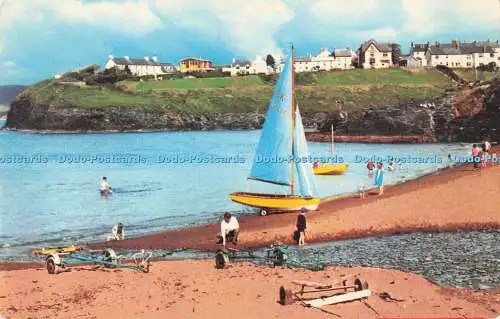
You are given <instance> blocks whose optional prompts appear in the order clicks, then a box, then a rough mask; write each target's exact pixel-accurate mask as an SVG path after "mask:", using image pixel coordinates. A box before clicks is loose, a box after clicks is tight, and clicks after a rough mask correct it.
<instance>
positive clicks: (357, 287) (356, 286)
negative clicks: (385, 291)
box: [354, 278, 363, 291]
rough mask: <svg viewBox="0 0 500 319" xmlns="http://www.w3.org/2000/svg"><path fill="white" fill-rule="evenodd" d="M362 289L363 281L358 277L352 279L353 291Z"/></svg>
mask: <svg viewBox="0 0 500 319" xmlns="http://www.w3.org/2000/svg"><path fill="white" fill-rule="evenodd" d="M361 290H363V283H362V282H361V280H359V278H356V279H355V280H354V291H361Z"/></svg>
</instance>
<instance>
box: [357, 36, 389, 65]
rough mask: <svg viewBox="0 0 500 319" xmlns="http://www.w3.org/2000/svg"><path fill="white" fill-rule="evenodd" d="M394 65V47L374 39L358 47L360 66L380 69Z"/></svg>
mask: <svg viewBox="0 0 500 319" xmlns="http://www.w3.org/2000/svg"><path fill="white" fill-rule="evenodd" d="M391 66H392V47H391V45H390V44H389V43H379V42H377V41H375V40H373V39H370V40H368V41H366V42H364V43H363V44H362V45H361V46H360V47H359V49H358V67H360V68H364V69H380V68H389V67H391Z"/></svg>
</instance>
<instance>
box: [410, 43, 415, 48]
mask: <svg viewBox="0 0 500 319" xmlns="http://www.w3.org/2000/svg"><path fill="white" fill-rule="evenodd" d="M410 45H411V48H412V49H413V48H414V47H415V44H414V43H413V41H412V42H411V44H410Z"/></svg>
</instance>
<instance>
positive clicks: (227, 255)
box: [215, 242, 324, 271]
mask: <svg viewBox="0 0 500 319" xmlns="http://www.w3.org/2000/svg"><path fill="white" fill-rule="evenodd" d="M287 249H288V246H284V245H282V244H281V243H279V242H277V243H275V244H273V245H271V246H269V247H268V248H267V249H266V251H265V252H264V253H262V252H253V251H247V252H245V251H240V250H238V249H234V248H225V247H224V248H220V249H218V250H217V251H216V252H215V267H216V268H217V269H224V268H226V266H227V265H229V263H230V262H231V261H238V260H240V261H251V260H259V261H263V262H265V263H267V264H271V265H272V266H273V267H293V268H306V269H309V270H312V271H320V270H324V265H323V264H322V263H321V262H320V259H319V252H318V251H315V252H314V255H315V256H316V258H315V261H314V263H313V264H312V265H306V264H304V263H300V262H297V261H295V260H291V259H290V258H288V254H287Z"/></svg>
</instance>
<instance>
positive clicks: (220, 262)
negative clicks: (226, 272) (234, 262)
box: [215, 250, 229, 269]
mask: <svg viewBox="0 0 500 319" xmlns="http://www.w3.org/2000/svg"><path fill="white" fill-rule="evenodd" d="M227 263H229V256H228V255H227V254H225V253H224V252H223V251H220V250H219V251H218V252H217V254H215V268H217V269H224V268H225V267H226V264H227Z"/></svg>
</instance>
